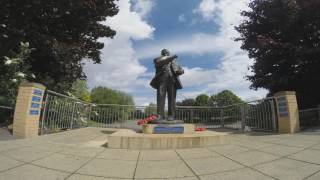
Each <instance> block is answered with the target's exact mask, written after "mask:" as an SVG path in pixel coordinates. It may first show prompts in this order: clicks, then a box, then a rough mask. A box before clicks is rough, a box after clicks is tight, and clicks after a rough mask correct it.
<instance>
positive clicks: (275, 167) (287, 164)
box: [253, 158, 320, 180]
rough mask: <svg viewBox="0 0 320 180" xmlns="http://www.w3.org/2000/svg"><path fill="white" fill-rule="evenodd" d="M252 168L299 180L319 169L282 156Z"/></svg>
mask: <svg viewBox="0 0 320 180" xmlns="http://www.w3.org/2000/svg"><path fill="white" fill-rule="evenodd" d="M253 168H255V169H257V170H259V171H261V172H263V173H265V174H268V175H270V176H272V177H275V178H278V179H281V180H301V179H303V178H305V177H308V176H310V175H311V174H313V173H315V172H316V171H318V170H320V166H318V165H314V164H309V163H304V162H301V161H296V160H291V159H286V158H282V159H279V160H275V161H272V162H269V163H266V164H260V165H257V166H254V167H253Z"/></svg>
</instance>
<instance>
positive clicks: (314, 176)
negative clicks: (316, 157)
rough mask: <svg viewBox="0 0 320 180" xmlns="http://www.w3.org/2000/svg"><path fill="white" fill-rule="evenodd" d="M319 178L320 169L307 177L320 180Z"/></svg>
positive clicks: (311, 179)
mask: <svg viewBox="0 0 320 180" xmlns="http://www.w3.org/2000/svg"><path fill="white" fill-rule="evenodd" d="M319 179H320V171H319V172H317V173H315V174H313V175H311V176H309V177H308V178H306V180H319Z"/></svg>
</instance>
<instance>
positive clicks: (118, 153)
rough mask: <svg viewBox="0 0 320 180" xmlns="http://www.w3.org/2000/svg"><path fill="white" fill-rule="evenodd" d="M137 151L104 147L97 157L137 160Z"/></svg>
mask: <svg viewBox="0 0 320 180" xmlns="http://www.w3.org/2000/svg"><path fill="white" fill-rule="evenodd" d="M138 155H139V151H137V150H127V149H106V150H105V151H103V152H102V153H101V154H99V155H98V156H97V158H102V159H109V160H126V161H137V159H138Z"/></svg>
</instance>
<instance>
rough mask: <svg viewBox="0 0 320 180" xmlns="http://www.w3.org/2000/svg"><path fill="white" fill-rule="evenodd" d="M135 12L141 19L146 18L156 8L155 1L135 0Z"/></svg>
mask: <svg viewBox="0 0 320 180" xmlns="http://www.w3.org/2000/svg"><path fill="white" fill-rule="evenodd" d="M132 2H133V7H132V8H133V10H134V11H135V12H137V13H138V14H139V15H140V16H141V17H143V18H145V17H146V16H147V15H148V14H149V13H150V11H151V9H152V8H153V7H154V6H155V4H154V3H155V1H152V0H133V1H132Z"/></svg>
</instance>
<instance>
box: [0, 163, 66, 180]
mask: <svg viewBox="0 0 320 180" xmlns="http://www.w3.org/2000/svg"><path fill="white" fill-rule="evenodd" d="M68 175H69V174H68V173H64V172H61V171H54V170H50V169H46V168H41V167H37V166H33V165H30V164H26V165H23V166H19V167H17V168H14V169H10V170H8V171H5V172H3V173H0V180H44V179H45V180H63V179H64V178H65V177H67V176H68Z"/></svg>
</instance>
